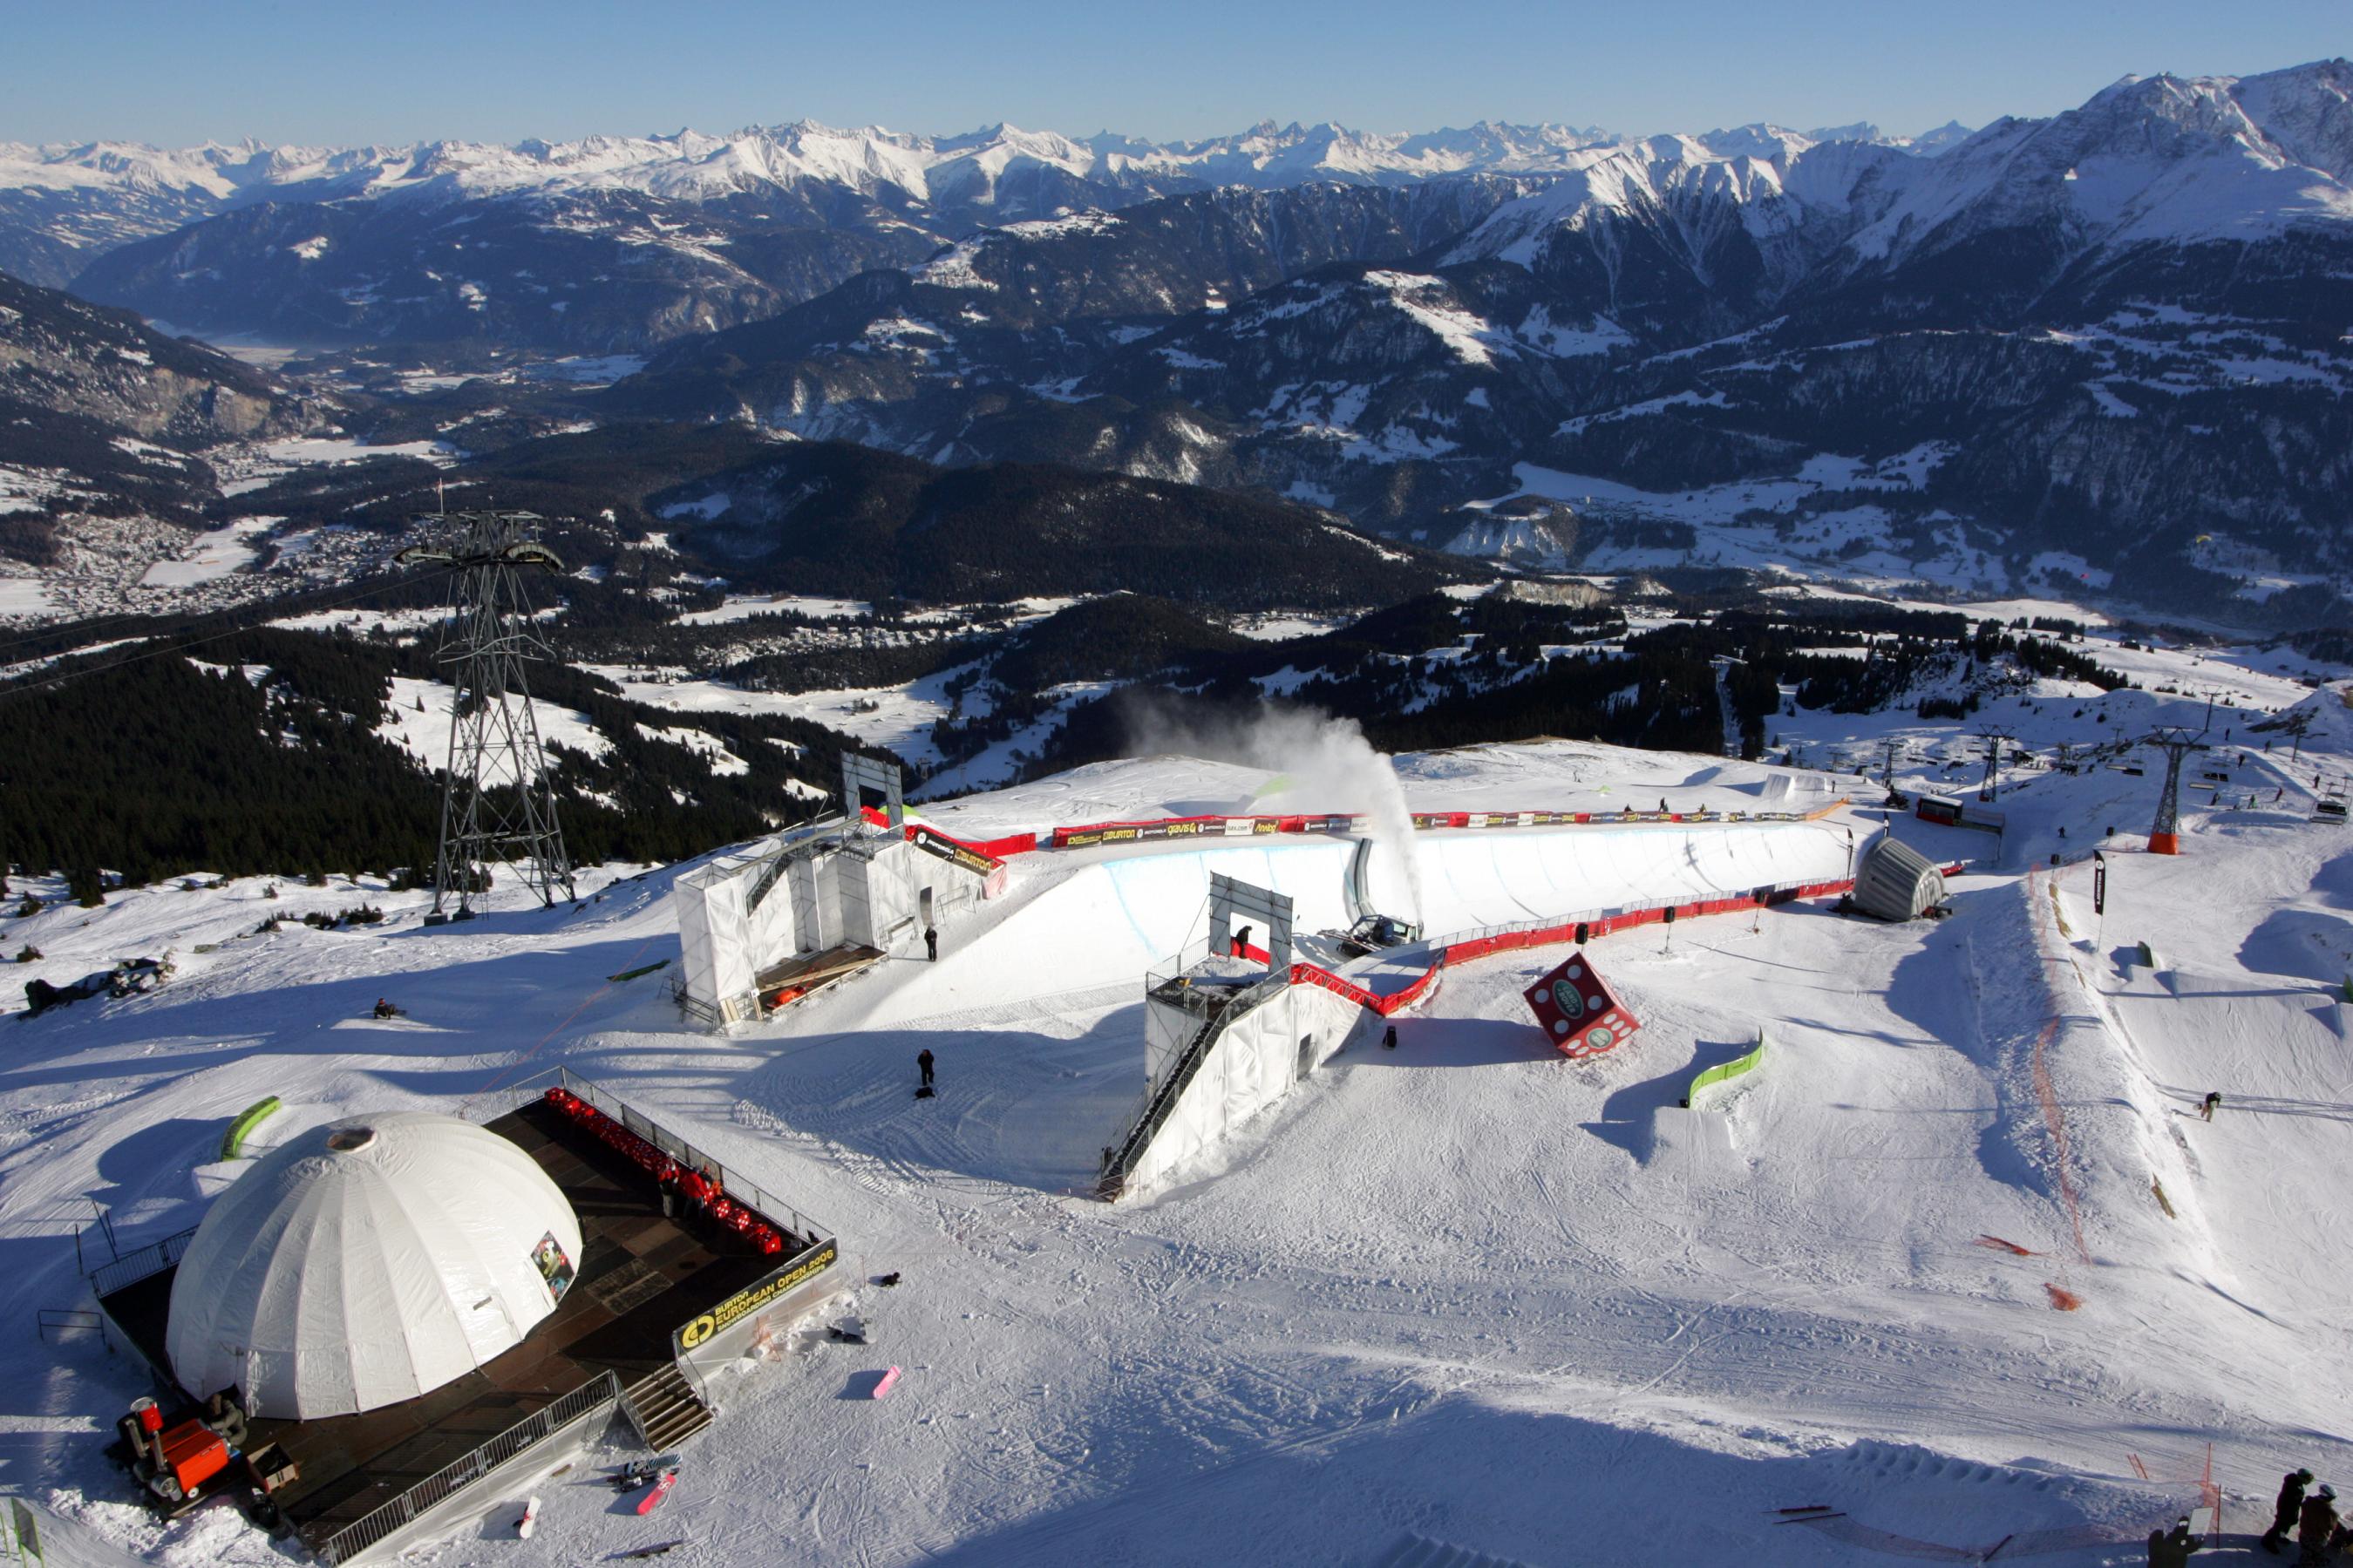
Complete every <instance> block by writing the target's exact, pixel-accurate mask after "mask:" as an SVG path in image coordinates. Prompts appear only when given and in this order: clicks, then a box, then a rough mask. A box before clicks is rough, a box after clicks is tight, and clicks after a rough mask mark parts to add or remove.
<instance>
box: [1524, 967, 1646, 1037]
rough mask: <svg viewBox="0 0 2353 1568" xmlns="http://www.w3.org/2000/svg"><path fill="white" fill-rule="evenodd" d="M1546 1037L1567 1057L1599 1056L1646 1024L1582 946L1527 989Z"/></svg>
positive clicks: (1530, 1005) (1530, 1004) (1529, 1002)
mask: <svg viewBox="0 0 2353 1568" xmlns="http://www.w3.org/2000/svg"><path fill="white" fill-rule="evenodd" d="M1526 996H1527V999H1528V1008H1529V1010H1530V1011H1532V1012H1533V1013H1535V1016H1536V1022H1537V1023H1539V1024H1541V1025H1543V1026H1544V1032H1545V1038H1546V1039H1548V1040H1550V1041H1551V1042H1552V1044H1553V1048H1554V1049H1555V1050H1556V1051H1558V1052H1559V1053H1560V1054H1561V1055H1562V1056H1565V1057H1598V1056H1599V1055H1600V1054H1601V1053H1602V1052H1604V1051H1606V1050H1610V1049H1612V1048H1614V1047H1616V1046H1617V1045H1618V1044H1619V1043H1620V1041H1622V1040H1624V1039H1625V1038H1626V1037H1627V1036H1629V1035H1630V1034H1632V1033H1633V1032H1634V1031H1635V1030H1637V1029H1639V1028H1641V1026H1642V1023H1641V1019H1639V1018H1637V1017H1635V1016H1634V1015H1633V1014H1632V1013H1631V1012H1630V1011H1629V1010H1628V1009H1627V1006H1626V1005H1625V1004H1624V1003H1623V1002H1620V1000H1618V997H1617V994H1615V993H1614V992H1612V991H1611V990H1610V989H1609V985H1608V984H1606V983H1605V982H1604V981H1603V980H1602V978H1601V976H1599V974H1596V973H1594V972H1593V964H1592V962H1591V961H1590V960H1589V959H1588V958H1587V957H1586V955H1585V952H1584V951H1583V950H1582V949H1579V950H1578V951H1577V952H1574V953H1572V954H1570V955H1569V957H1568V959H1567V962H1565V963H1562V964H1561V966H1560V967H1559V968H1557V969H1556V970H1554V971H1553V972H1552V973H1549V974H1547V975H1546V976H1545V977H1544V978H1543V979H1541V980H1539V981H1537V982H1536V983H1535V984H1534V985H1531V986H1529V987H1528V989H1527V991H1526Z"/></svg>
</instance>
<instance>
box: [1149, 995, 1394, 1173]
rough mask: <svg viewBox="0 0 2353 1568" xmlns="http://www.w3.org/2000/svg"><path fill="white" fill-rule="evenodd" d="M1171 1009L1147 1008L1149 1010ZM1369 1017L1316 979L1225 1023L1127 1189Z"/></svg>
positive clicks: (1203, 1149)
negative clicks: (1325, 988) (1315, 982)
mask: <svg viewBox="0 0 2353 1568" xmlns="http://www.w3.org/2000/svg"><path fill="white" fill-rule="evenodd" d="M1163 1011H1174V1009H1163V1008H1150V1009H1147V1013H1148V1014H1149V1013H1158V1012H1163ZM1370 1016H1372V1015H1370V1014H1369V1013H1366V1011H1365V1010H1364V1009H1363V1008H1361V1007H1359V1006H1357V1005H1356V1004H1355V1003H1353V1002H1350V1001H1347V1000H1345V998H1343V997H1340V996H1336V995H1335V994H1332V993H1331V992H1329V991H1326V990H1324V989H1323V988H1322V987H1321V986H1316V985H1289V986H1285V987H1283V988H1282V990H1281V991H1279V992H1277V993H1276V994H1274V995H1273V996H1272V997H1271V998H1270V999H1268V1000H1267V1001H1264V1002H1261V1003H1260V1004H1259V1005H1257V1006H1255V1007H1252V1008H1250V1010H1249V1011H1247V1012H1245V1013H1243V1014H1242V1015H1241V1016H1240V1017H1238V1018H1234V1019H1232V1020H1231V1021H1229V1023H1227V1024H1226V1026H1225V1027H1224V1028H1223V1029H1222V1030H1220V1031H1219V1035H1218V1037H1217V1039H1216V1041H1215V1042H1214V1043H1213V1044H1211V1046H1210V1047H1209V1053H1208V1057H1207V1058H1206V1059H1204V1060H1203V1061H1202V1063H1201V1065H1200V1068H1198V1070H1197V1071H1196V1072H1195V1073H1194V1075H1193V1081H1192V1082H1191V1083H1189V1084H1187V1086H1186V1089H1185V1093H1184V1097H1183V1098H1182V1099H1180V1100H1178V1101H1177V1102H1176V1107H1175V1109H1173V1110H1170V1111H1169V1113H1168V1119H1167V1120H1166V1121H1163V1122H1162V1123H1161V1124H1160V1130H1159V1131H1157V1132H1155V1133H1154V1134H1153V1138H1152V1143H1151V1146H1150V1147H1149V1148H1147V1149H1145V1152H1144V1157H1143V1158H1142V1159H1140V1160H1138V1161H1137V1162H1136V1165H1135V1169H1134V1171H1133V1172H1131V1173H1129V1175H1128V1178H1127V1186H1128V1190H1129V1191H1131V1192H1133V1191H1134V1190H1136V1189H1137V1188H1138V1187H1143V1186H1150V1185H1156V1184H1160V1183H1162V1182H1165V1181H1166V1180H1167V1179H1168V1178H1169V1177H1170V1176H1171V1175H1173V1174H1176V1173H1181V1172H1182V1171H1183V1170H1184V1169H1185V1168H1186V1167H1187V1166H1188V1165H1190V1164H1192V1163H1195V1162H1196V1161H1198V1159H1199V1158H1200V1156H1202V1155H1203V1154H1205V1153H1207V1152H1208V1151H1209V1150H1210V1149H1212V1148H1214V1147H1216V1146H1217V1144H1218V1143H1219V1142H1222V1141H1223V1140H1224V1139H1225V1137H1226V1135H1227V1134H1228V1133H1229V1132H1231V1131H1233V1130H1234V1129H1235V1128H1237V1127H1240V1125H1241V1124H1242V1123H1243V1122H1245V1121H1249V1120H1250V1118H1251V1117H1253V1116H1256V1115H1257V1114H1258V1113H1259V1112H1260V1111H1261V1110H1265V1109H1266V1108H1267V1107H1268V1106H1270V1105H1272V1104H1273V1103H1274V1102H1275V1101H1277V1100H1281V1099H1282V1097H1283V1096H1284V1095H1286V1094H1288V1093H1290V1092H1291V1089H1292V1086H1293V1085H1294V1084H1296V1083H1297V1082H1298V1081H1299V1080H1300V1079H1303V1078H1304V1077H1305V1076H1306V1075H1307V1074H1308V1073H1309V1072H1310V1071H1312V1070H1313V1069H1314V1068H1316V1067H1318V1066H1320V1065H1322V1064H1323V1063H1324V1061H1325V1060H1327V1059H1329V1058H1330V1057H1331V1056H1332V1054H1333V1053H1334V1052H1335V1051H1337V1050H1338V1049H1339V1048H1340V1047H1342V1046H1343V1045H1345V1043H1346V1042H1347V1039H1348V1037H1349V1035H1350V1033H1351V1032H1352V1031H1354V1030H1356V1028H1357V1027H1359V1026H1361V1025H1362V1024H1363V1022H1364V1020H1365V1019H1366V1018H1369V1017H1370Z"/></svg>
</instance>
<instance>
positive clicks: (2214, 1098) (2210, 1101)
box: [2198, 1090, 2222, 1121]
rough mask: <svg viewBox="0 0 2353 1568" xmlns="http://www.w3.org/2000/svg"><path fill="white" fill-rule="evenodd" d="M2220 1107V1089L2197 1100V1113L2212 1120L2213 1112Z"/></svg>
mask: <svg viewBox="0 0 2353 1568" xmlns="http://www.w3.org/2000/svg"><path fill="white" fill-rule="evenodd" d="M2221 1109H2222V1096H2221V1091H2220V1090H2215V1091H2213V1092H2211V1093H2209V1094H2208V1095H2207V1096H2206V1098H2205V1099H2204V1100H2200V1101H2199V1102H2198V1114H2199V1115H2200V1116H2202V1117H2204V1118H2205V1119H2206V1120H2207V1121H2213V1120H2214V1113H2215V1112H2216V1111H2218V1110H2221Z"/></svg>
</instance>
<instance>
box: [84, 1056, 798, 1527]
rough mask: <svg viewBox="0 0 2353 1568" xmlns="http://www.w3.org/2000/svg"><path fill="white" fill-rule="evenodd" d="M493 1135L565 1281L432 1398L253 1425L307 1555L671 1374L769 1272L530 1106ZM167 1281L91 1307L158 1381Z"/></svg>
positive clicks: (741, 1247) (151, 1281) (597, 1145)
mask: <svg viewBox="0 0 2353 1568" xmlns="http://www.w3.org/2000/svg"><path fill="white" fill-rule="evenodd" d="M490 1130H491V1131H493V1132H497V1133H499V1134H501V1135H502V1136H504V1137H506V1138H509V1139H512V1140H513V1142H515V1143H517V1144H518V1145H520V1146H521V1147H522V1149H523V1150H524V1151H525V1152H528V1153H529V1154H530V1155H531V1156H532V1158H533V1160H535V1161H537V1162H538V1163H539V1165H540V1167H541V1168H542V1169H543V1170H544V1171H546V1172H547V1173H548V1174H549V1176H551V1177H552V1178H554V1182H555V1184H556V1185H557V1186H558V1187H560V1188H562V1189H563V1192H564V1195H565V1198H566V1199H567V1200H568V1201H569V1202H570V1203H571V1205H572V1211H573V1213H574V1214H575V1215H578V1216H579V1220H580V1232H581V1242H582V1254H583V1256H582V1257H581V1258H580V1260H579V1268H578V1275H577V1278H576V1279H575V1280H574V1282H573V1285H572V1288H571V1289H569V1290H567V1291H565V1297H564V1300H563V1302H562V1303H561V1304H560V1305H559V1306H557V1308H556V1310H554V1312H553V1313H551V1314H550V1315H549V1316H548V1317H546V1318H544V1319H543V1320H542V1321H540V1322H539V1324H538V1325H537V1326H536V1327H535V1328H533V1330H532V1331H531V1334H530V1336H529V1337H528V1338H526V1339H525V1340H524V1341H523V1342H522V1343H521V1344H519V1345H517V1346H515V1347H514V1348H513V1349H512V1350H511V1351H508V1352H506V1353H505V1354H503V1355H501V1356H499V1357H497V1358H496V1359H494V1360H492V1361H491V1362H490V1363H488V1364H487V1365H485V1366H482V1367H480V1368H478V1369H477V1370H475V1371H473V1372H470V1373H467V1374H466V1375H465V1376H463V1377H461V1378H459V1379H457V1380H456V1381H455V1382H453V1383H448V1384H443V1385H442V1386H441V1387H439V1388H437V1389H435V1390H433V1391H432V1392H431V1393H429V1394H423V1395H420V1396H419V1397H417V1398H416V1399H411V1400H406V1401H404V1402H403V1403H401V1404H398V1405H387V1406H385V1407H384V1408H382V1409H379V1410H369V1411H364V1412H362V1413H360V1414H359V1415H336V1416H330V1417H327V1418H324V1419H321V1420H315V1421H292V1420H276V1419H272V1418H270V1416H269V1414H268V1413H267V1412H264V1413H263V1414H262V1415H260V1416H259V1417H258V1418H256V1419H255V1421H254V1422H253V1424H252V1436H251V1441H252V1445H253V1446H254V1447H259V1446H260V1445H261V1444H264V1443H269V1442H275V1443H278V1444H280V1445H281V1446H283V1447H284V1448H285V1450H286V1452H287V1453H288V1455H289V1456H290V1457H291V1458H293V1460H294V1462H295V1464H296V1465H297V1466H298V1467H300V1468H301V1479H299V1480H298V1481H296V1482H295V1483H294V1485H292V1486H291V1487H290V1488H288V1489H285V1490H284V1491H281V1492H280V1493H279V1494H278V1499H277V1500H278V1502H279V1505H280V1507H281V1508H283V1509H284V1510H285V1511H286V1514H287V1517H288V1518H289V1519H290V1521H292V1522H293V1524H294V1527H295V1529H296V1530H297V1531H299V1532H300V1533H301V1536H302V1538H303V1540H304V1541H305V1542H307V1543H309V1544H310V1545H311V1546H312V1547H313V1548H314V1549H315V1548H316V1547H317V1546H318V1545H319V1543H320V1542H323V1541H325V1540H326V1539H327V1538H328V1537H329V1536H332V1534H334V1533H335V1531H339V1530H341V1529H343V1527H344V1526H345V1525H347V1524H350V1523H352V1522H353V1521H356V1520H358V1519H360V1518H362V1517H363V1516H364V1515H365V1514H367V1513H369V1512H370V1511H372V1510H375V1508H377V1507H379V1506H380V1505H382V1504H383V1503H385V1502H386V1501H388V1500H391V1499H392V1498H394V1497H396V1496H397V1495H398V1494H399V1493H401V1492H402V1491H404V1490H406V1489H407V1488H409V1487H411V1486H413V1485H415V1484H416V1483H417V1482H418V1481H420V1480H423V1479H425V1478H427V1476H430V1475H432V1474H433V1473H434V1472H435V1471H437V1470H438V1469H440V1468H443V1467H444V1466H446V1465H448V1464H450V1463H452V1462H453V1461H455V1460H457V1459H459V1458H462V1457H464V1456H465V1455H466V1454H468V1453H470V1452H471V1451H472V1450H473V1449H474V1448H475V1447H479V1446H480V1444H481V1443H482V1442H484V1441H485V1440H486V1439H488V1438H490V1437H492V1436H496V1435H497V1434H499V1433H501V1432H503V1431H505V1430H506V1429H507V1428H508V1427H510V1426H513V1425H514V1424H515V1423H517V1422H518V1421H521V1420H523V1419H524V1418H525V1417H527V1416H529V1415H531V1414H532V1413H533V1412H534V1411H536V1410H538V1409H540V1408H541V1407H542V1406H543V1405H548V1404H551V1403H553V1402H554V1400H556V1399H557V1398H559V1397H561V1396H562V1395H564V1394H568V1393H570V1392H572V1391H573V1390H574V1389H576V1388H579V1387H581V1386H582V1385H583V1384H587V1383H589V1382H591V1381H592V1380H594V1379H595V1378H596V1377H597V1376H598V1375H599V1374H600V1373H605V1372H608V1371H609V1372H616V1373H619V1374H620V1378H621V1382H622V1384H623V1385H624V1386H627V1385H628V1384H631V1383H633V1382H635V1381H636V1380H637V1379H638V1378H639V1377H642V1376H644V1375H645V1374H646V1373H650V1372H654V1371H657V1370H659V1368H661V1367H664V1366H668V1365H670V1364H671V1348H670V1335H671V1333H672V1331H675V1330H676V1329H678V1328H679V1327H680V1325H681V1324H683V1323H685V1322H687V1321H689V1320H691V1319H692V1318H693V1317H694V1316H695V1315H696V1314H697V1313H699V1312H701V1311H702V1310H705V1309H706V1308H709V1307H711V1306H713V1305H715V1304H716V1303H718V1302H720V1301H722V1300H725V1299H726V1298H727V1297H729V1296H731V1295H733V1293H734V1292H736V1291H737V1290H740V1289H743V1288H744V1286H746V1285H749V1284H750V1283H752V1282H753V1281H754V1280H755V1279H759V1278H760V1277H761V1276H762V1275H763V1274H765V1273H766V1272H768V1271H769V1270H770V1269H772V1268H775V1267H776V1258H769V1257H763V1256H762V1255H761V1254H760V1253H759V1252H757V1251H756V1250H754V1249H753V1248H752V1247H749V1246H747V1245H746V1244H745V1243H744V1240H743V1238H742V1237H738V1236H736V1235H734V1234H733V1232H731V1231H728V1230H726V1229H724V1228H723V1227H721V1226H714V1225H711V1224H709V1223H707V1222H703V1221H701V1220H697V1219H677V1220H673V1219H668V1218H665V1217H663V1215H662V1212H661V1194H660V1189H659V1187H658V1186H657V1185H656V1184H654V1182H653V1181H652V1180H651V1178H649V1176H648V1175H647V1174H646V1173H645V1172H644V1171H642V1170H640V1169H639V1168H638V1166H637V1165H635V1164H634V1163H630V1162H629V1161H628V1160H626V1159H624V1158H623V1157H622V1156H620V1155H619V1154H617V1153H616V1152H614V1151H613V1150H611V1149H608V1148H607V1147H606V1146H605V1145H604V1144H603V1143H601V1142H597V1141H596V1139H594V1138H592V1137H589V1136H587V1135H586V1134H585V1133H584V1132H582V1131H580V1130H579V1129H578V1128H576V1127H575V1126H574V1125H573V1124H572V1123H571V1122H570V1121H567V1120H565V1118H564V1117H562V1116H560V1115H558V1114H556V1113H555V1112H554V1110H551V1109H549V1108H548V1107H547V1106H546V1105H545V1104H543V1102H540V1101H536V1100H534V1101H533V1102H532V1103H531V1104H529V1105H526V1106H524V1107H523V1108H522V1110H515V1111H512V1112H510V1113H508V1114H507V1115H505V1116H501V1117H500V1118H499V1119H498V1120H497V1121H492V1122H491V1123H490ZM177 1272H178V1270H177V1268H176V1266H175V1267H174V1268H166V1269H164V1270H163V1271H162V1272H160V1273H157V1274H153V1275H150V1276H149V1277H148V1278H146V1279H142V1280H139V1281H137V1282H136V1283H134V1284H132V1285H128V1286H125V1287H124V1288H123V1289H120V1290H117V1291H115V1292H113V1293H112V1294H111V1295H110V1296H108V1297H107V1298H106V1300H104V1302H103V1303H102V1305H103V1306H104V1307H105V1308H106V1310H107V1311H108V1312H109V1313H110V1314H111V1316H112V1317H113V1318H114V1321H116V1322H117V1323H118V1324H120V1325H121V1327H122V1329H123V1331H125V1332H126V1333H128V1334H129V1335H130V1336H131V1337H132V1340H133V1342H135V1343H136V1344H137V1345H138V1346H139V1348H140V1349H141V1350H142V1352H144V1353H145V1354H146V1356H147V1359H148V1361H149V1362H150V1363H152V1364H153V1365H154V1366H156V1367H158V1368H163V1367H168V1366H169V1365H170V1364H171V1363H170V1362H169V1360H168V1358H167V1357H166V1355H165V1352H164V1331H165V1324H166V1321H167V1319H168V1316H169V1312H170V1307H171V1300H172V1280H173V1279H174V1276H175V1275H176V1274H177ZM183 1392H184V1393H186V1394H190V1395H191V1396H192V1397H194V1396H197V1395H200V1394H208V1393H210V1392H211V1390H208V1389H207V1390H201V1391H199V1390H183Z"/></svg>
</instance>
